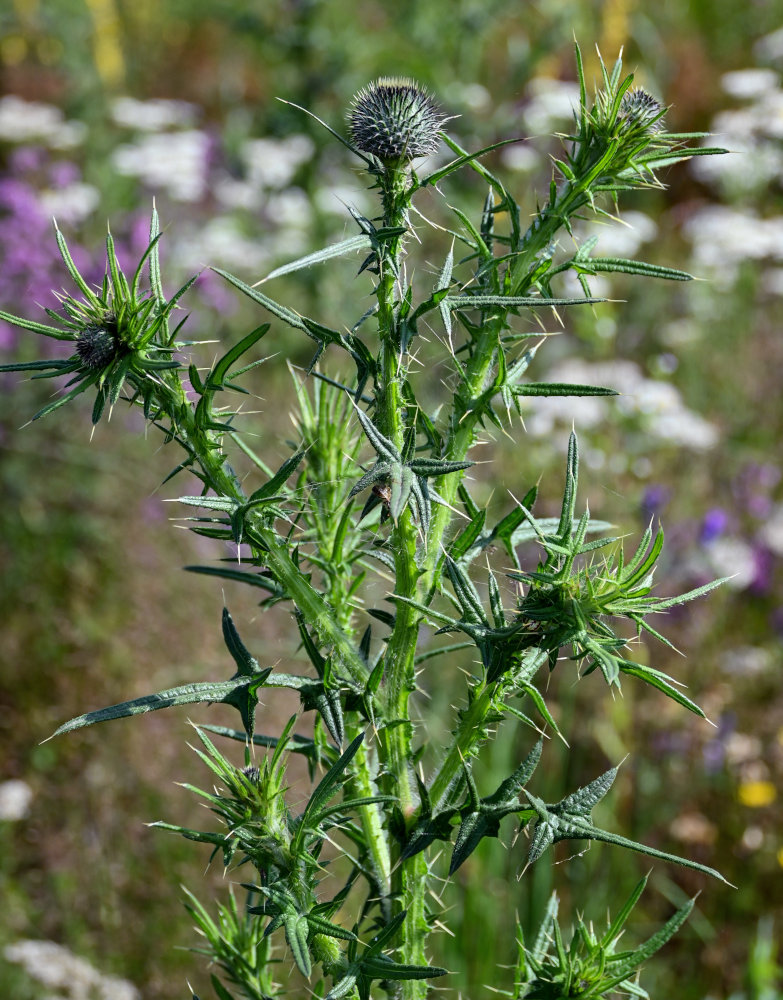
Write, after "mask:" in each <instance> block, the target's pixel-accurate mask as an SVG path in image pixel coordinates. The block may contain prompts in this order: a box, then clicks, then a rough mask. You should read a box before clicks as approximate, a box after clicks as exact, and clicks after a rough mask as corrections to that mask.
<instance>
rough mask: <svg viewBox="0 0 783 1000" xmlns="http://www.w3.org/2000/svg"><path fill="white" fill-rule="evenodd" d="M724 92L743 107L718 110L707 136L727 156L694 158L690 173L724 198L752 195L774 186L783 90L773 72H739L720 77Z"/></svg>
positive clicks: (782, 159)
mask: <svg viewBox="0 0 783 1000" xmlns="http://www.w3.org/2000/svg"><path fill="white" fill-rule="evenodd" d="M721 82H722V84H723V88H724V90H726V91H727V93H729V94H730V95H731V96H732V97H734V98H736V99H737V100H741V101H745V102H748V103H746V105H745V107H742V108H738V109H734V110H729V111H721V112H720V113H719V114H717V115H715V117H714V118H713V120H712V122H711V123H710V132H711V133H712V135H711V136H710V137H709V139H705V140H704V142H705V143H706V144H707V145H713V144H714V143H715V142H716V140H717V141H718V142H720V144H721V145H722V146H726V147H727V148H728V149H729V150H730V151H731V153H730V155H728V156H699V157H696V158H695V159H694V160H692V161H691V165H690V169H691V171H692V172H693V173H694V174H695V176H696V177H698V178H699V180H701V181H703V182H704V183H705V184H710V185H713V186H715V187H716V188H717V189H718V190H720V191H721V193H722V194H724V195H725V196H726V197H728V198H736V197H737V196H738V195H741V194H745V193H753V192H757V191H758V190H760V189H763V188H765V187H767V186H768V185H769V184H770V183H772V182H773V181H775V180H776V179H777V178H778V177H779V176H780V173H781V171H782V170H783V151H781V149H780V145H779V141H778V140H780V139H781V138H783V91H781V89H780V76H779V75H778V74H777V73H776V72H775V71H774V70H768V69H745V70H737V71H735V72H733V73H727V74H726V75H725V76H724V77H722V81H721Z"/></svg>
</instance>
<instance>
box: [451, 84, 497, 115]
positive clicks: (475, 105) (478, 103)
mask: <svg viewBox="0 0 783 1000" xmlns="http://www.w3.org/2000/svg"><path fill="white" fill-rule="evenodd" d="M449 101H450V103H451V104H452V105H453V106H454V107H459V106H462V107H464V108H467V109H468V111H472V112H473V114H480V113H481V112H482V111H488V110H489V107H490V105H491V103H492V96H491V95H490V92H489V91H488V90H487V88H486V87H482V86H481V84H480V83H456V84H453V83H452V84H451V85H450V86H449Z"/></svg>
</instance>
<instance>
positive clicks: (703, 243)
mask: <svg viewBox="0 0 783 1000" xmlns="http://www.w3.org/2000/svg"><path fill="white" fill-rule="evenodd" d="M778 36H779V37H778ZM778 49H780V50H781V52H780V53H779V52H778ZM755 51H756V54H757V55H758V57H759V58H760V59H764V60H766V61H770V62H775V61H777V60H779V59H780V58H783V32H776V33H775V34H774V35H769V36H767V38H766V39H762V40H761V41H760V42H759V43H757V45H756V47H755ZM721 86H722V88H723V90H724V92H725V93H726V94H727V95H728V96H729V97H730V98H732V99H733V100H734V101H736V102H738V103H740V104H741V105H742V106H741V107H737V108H732V109H729V110H725V111H721V112H719V113H718V114H717V115H716V116H715V117H714V118H713V120H712V122H711V124H710V132H711V134H710V136H709V137H708V138H707V139H705V140H704V143H705V144H706V145H716V144H720V145H722V146H725V147H726V148H728V149H729V150H730V153H729V155H726V156H700V157H696V158H695V159H693V160H692V161H691V164H690V169H691V171H692V172H693V173H694V174H695V176H696V177H698V179H699V180H700V181H702V182H703V183H705V184H708V185H709V186H711V187H713V188H715V189H716V190H717V191H718V192H719V193H720V195H721V196H722V197H723V198H724V199H726V200H729V201H735V202H739V203H743V202H747V199H748V198H750V197H754V198H758V197H759V196H760V195H762V194H763V193H764V192H765V191H766V190H767V189H768V188H769V186H770V185H771V184H773V183H777V181H778V179H779V178H780V176H781V173H783V87H781V76H780V74H779V73H778V72H777V70H774V69H770V68H764V67H751V68H748V69H742V70H735V71H733V72H731V73H726V74H725V75H724V76H723V77H722V78H721ZM683 234H684V235H685V237H686V238H687V239H689V240H690V241H691V242H692V244H693V248H694V259H695V261H696V264H697V266H700V267H702V268H703V269H705V270H707V271H710V270H715V271H716V272H717V271H720V272H721V275H722V276H723V277H724V279H727V280H728V281H731V280H733V278H734V276H735V275H736V272H737V269H738V266H739V264H740V263H741V262H742V261H744V260H757V261H764V260H766V261H771V262H776V261H782V260H783V217H781V216H767V217H766V218H762V217H760V216H759V215H758V213H757V212H755V211H754V210H752V209H748V208H729V207H727V206H726V205H705V206H703V207H701V208H699V209H698V210H697V211H696V212H695V213H694V214H693V215H691V216H690V218H688V219H687V220H686V222H685V224H684V226H683ZM778 278H779V276H774V275H773V277H772V279H771V280H770V282H769V283H768V289H767V290H768V291H770V292H771V293H772V294H777V293H779V290H780V284H781V282H780V281H779V280H777V279H778Z"/></svg>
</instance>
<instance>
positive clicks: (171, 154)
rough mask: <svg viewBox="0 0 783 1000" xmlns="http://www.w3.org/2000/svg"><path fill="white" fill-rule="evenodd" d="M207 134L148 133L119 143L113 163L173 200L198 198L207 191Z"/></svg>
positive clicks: (123, 171)
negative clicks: (129, 141)
mask: <svg viewBox="0 0 783 1000" xmlns="http://www.w3.org/2000/svg"><path fill="white" fill-rule="evenodd" d="M208 151H209V136H208V135H207V134H206V132H201V131H199V130H198V129H189V130H187V131H185V132H169V133H161V134H159V135H158V134H155V135H147V136H144V137H143V138H141V139H139V140H138V142H135V143H126V144H123V145H121V146H118V147H117V148H116V149H115V150H114V152H113V153H112V162H113V164H114V167H115V169H116V170H117V171H118V173H121V174H125V175H128V176H131V177H138V178H140V179H141V180H142V181H143V182H144V183H145V184H146V185H147V186H148V187H151V188H154V189H155V190H157V191H159V190H165V191H167V192H168V194H169V196H170V197H171V198H173V199H174V200H175V201H200V200H201V198H203V197H204V195H205V194H206V190H207V153H208Z"/></svg>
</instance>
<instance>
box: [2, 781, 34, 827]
mask: <svg viewBox="0 0 783 1000" xmlns="http://www.w3.org/2000/svg"><path fill="white" fill-rule="evenodd" d="M32 801H33V790H32V788H30V786H29V785H28V784H27V782H26V781H19V780H18V779H12V780H10V781H3V782H0V820H4V819H5V820H9V821H12V820H18V819H24V818H25V816H26V815H27V813H28V812H29V811H30V803H31V802H32Z"/></svg>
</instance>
